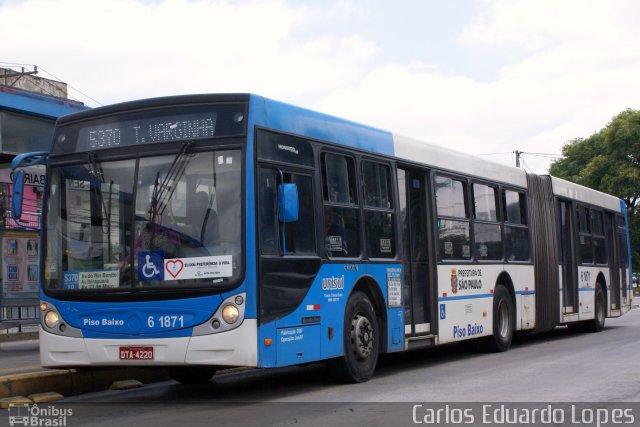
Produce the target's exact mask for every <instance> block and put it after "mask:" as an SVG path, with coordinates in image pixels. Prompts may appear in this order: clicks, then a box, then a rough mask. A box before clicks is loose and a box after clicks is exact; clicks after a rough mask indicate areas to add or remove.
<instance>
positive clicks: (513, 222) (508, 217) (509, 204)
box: [502, 190, 530, 262]
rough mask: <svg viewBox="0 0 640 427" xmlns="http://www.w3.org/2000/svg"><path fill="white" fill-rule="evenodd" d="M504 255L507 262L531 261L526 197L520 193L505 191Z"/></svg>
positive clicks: (503, 202)
mask: <svg viewBox="0 0 640 427" xmlns="http://www.w3.org/2000/svg"><path fill="white" fill-rule="evenodd" d="M502 204H503V208H504V255H505V259H506V260H507V261H512V262H513V261H529V259H530V253H529V251H530V250H529V228H528V227H527V204H526V196H525V194H524V193H522V192H520V191H512V190H503V191H502Z"/></svg>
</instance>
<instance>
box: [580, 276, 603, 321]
mask: <svg viewBox="0 0 640 427" xmlns="http://www.w3.org/2000/svg"><path fill="white" fill-rule="evenodd" d="M594 305H595V313H594V314H595V317H594V318H593V320H587V321H585V322H584V324H583V327H584V330H585V331H587V332H600V331H601V330H603V329H604V318H605V302H604V291H603V290H602V284H601V283H596V293H595V301H594Z"/></svg>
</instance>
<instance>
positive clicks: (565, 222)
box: [558, 200, 579, 314]
mask: <svg viewBox="0 0 640 427" xmlns="http://www.w3.org/2000/svg"><path fill="white" fill-rule="evenodd" d="M558 204H559V209H558V212H559V215H560V235H559V239H560V270H561V273H560V274H561V275H562V289H563V292H562V306H563V313H564V314H570V313H578V309H579V307H578V280H577V272H578V265H577V259H576V241H575V238H574V236H575V232H574V230H575V225H574V216H573V206H572V203H571V202H570V201H568V200H560V201H559V202H558Z"/></svg>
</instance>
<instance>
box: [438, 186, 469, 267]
mask: <svg viewBox="0 0 640 427" xmlns="http://www.w3.org/2000/svg"><path fill="white" fill-rule="evenodd" d="M434 186H435V195H436V211H437V216H438V218H437V225H438V250H439V254H440V258H441V259H442V260H466V259H471V241H470V222H469V214H468V213H469V207H468V206H467V183H466V182H463V181H460V180H456V179H453V178H449V177H445V176H440V175H436V177H435V182H434Z"/></svg>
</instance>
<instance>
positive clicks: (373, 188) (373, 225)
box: [362, 161, 396, 258]
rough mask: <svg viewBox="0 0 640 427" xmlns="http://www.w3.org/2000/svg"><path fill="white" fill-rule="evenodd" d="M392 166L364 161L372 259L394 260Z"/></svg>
mask: <svg viewBox="0 0 640 427" xmlns="http://www.w3.org/2000/svg"><path fill="white" fill-rule="evenodd" d="M390 175H391V174H390V172H389V166H387V165H384V164H380V163H375V162H370V161H363V162H362V183H363V186H364V229H365V238H366V242H367V254H368V256H369V258H393V257H394V256H395V253H396V250H395V238H394V233H393V230H394V228H393V210H392V209H393V206H392V205H391V200H392V197H391V180H390V178H391V177H390Z"/></svg>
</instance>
